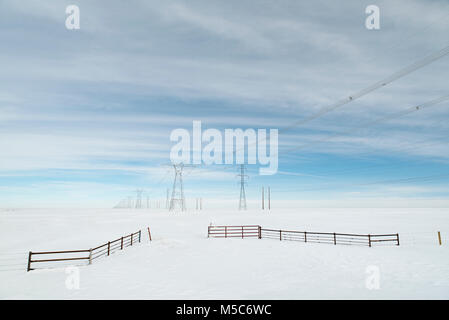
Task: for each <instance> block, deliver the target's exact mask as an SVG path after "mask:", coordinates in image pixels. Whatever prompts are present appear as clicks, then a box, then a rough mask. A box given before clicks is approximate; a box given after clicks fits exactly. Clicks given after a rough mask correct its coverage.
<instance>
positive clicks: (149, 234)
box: [148, 227, 209, 241]
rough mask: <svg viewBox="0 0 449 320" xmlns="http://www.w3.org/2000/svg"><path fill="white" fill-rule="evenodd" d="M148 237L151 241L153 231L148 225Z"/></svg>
mask: <svg viewBox="0 0 449 320" xmlns="http://www.w3.org/2000/svg"><path fill="white" fill-rule="evenodd" d="M208 233H209V231H208ZM148 237H149V238H150V241H151V232H150V227H148ZM207 237H209V234H208V235H207Z"/></svg>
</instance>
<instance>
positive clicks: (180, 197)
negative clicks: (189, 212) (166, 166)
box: [170, 163, 186, 211]
mask: <svg viewBox="0 0 449 320" xmlns="http://www.w3.org/2000/svg"><path fill="white" fill-rule="evenodd" d="M173 168H174V169H175V179H174V181H173V190H172V193H171V199H170V211H173V210H175V208H177V207H178V208H179V209H181V211H185V210H186V200H185V198H184V186H183V183H182V169H183V168H184V164H182V163H180V164H173Z"/></svg>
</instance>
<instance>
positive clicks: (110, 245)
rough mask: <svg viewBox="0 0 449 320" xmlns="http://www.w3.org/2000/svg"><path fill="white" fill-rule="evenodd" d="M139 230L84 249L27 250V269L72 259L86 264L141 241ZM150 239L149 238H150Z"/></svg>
mask: <svg viewBox="0 0 449 320" xmlns="http://www.w3.org/2000/svg"><path fill="white" fill-rule="evenodd" d="M141 236H142V232H141V230H139V231H137V232H134V233H131V234H129V235H127V236H124V237H121V238H118V239H115V240H112V241H108V242H107V243H104V244H102V245H100V246H98V247H95V248H90V249H85V250H66V251H41V252H31V251H30V252H29V254H28V267H27V271H31V270H35V269H36V268H32V265H33V264H35V263H44V262H46V263H53V262H60V261H74V260H87V262H88V264H91V263H92V261H93V260H95V259H97V258H100V257H103V256H109V255H111V254H112V253H114V252H115V251H118V250H123V249H124V248H126V247H129V246H132V245H133V243H134V244H135V243H136V242H140V241H141ZM150 240H151V239H150ZM41 255H44V256H49V257H50V258H43V259H38V260H36V259H33V256H41Z"/></svg>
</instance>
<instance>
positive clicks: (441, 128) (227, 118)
mask: <svg viewBox="0 0 449 320" xmlns="http://www.w3.org/2000/svg"><path fill="white" fill-rule="evenodd" d="M72 4H75V5H78V6H79V9H80V29H79V30H68V29H66V27H65V20H66V17H67V15H66V13H65V9H66V7H67V6H68V5H72ZM371 4H375V5H377V6H378V7H379V8H380V29H379V30H368V29H367V28H366V27H365V19H366V17H367V14H366V13H365V8H366V7H367V6H368V5H371ZM448 31H449V2H448V1H446V0H441V1H437V0H430V1H429V0H419V1H418V0H407V1H405V0H398V1H377V0H375V1H372V0H370V1H360V0H354V1H330V0H327V1H323V0H318V1H287V0H281V1H264V0H260V1H249V0H246V1H245V0H243V1H242V0H239V1H233V0H230V1H195V0H190V1H143V0H133V1H126V2H125V1H112V0H111V1H98V0H95V1H92V0H91V1H74V0H72V1H65V0H64V1H62V0H61V1H57V2H56V1H49V0H45V1H44V0H40V1H37V0H35V1H33V0H26V1H14V0H1V1H0V82H1V86H0V150H1V157H0V207H5V208H14V207H106V208H107V207H113V206H114V205H116V204H117V203H118V202H119V201H120V200H122V199H123V198H126V197H128V196H133V195H135V193H134V190H136V189H144V190H145V193H144V194H145V196H148V197H150V200H151V201H162V202H164V201H165V194H166V190H167V188H171V184H172V183H173V169H172V168H171V167H170V158H169V154H170V149H171V147H172V146H173V145H174V142H172V141H170V133H171V132H172V131H173V130H174V129H177V128H184V129H187V130H189V131H191V130H192V121H194V120H199V121H201V122H202V125H203V128H204V129H207V128H216V129H218V130H224V129H226V128H231V129H233V128H242V129H248V128H254V129H279V130H280V135H279V168H278V172H277V174H275V175H271V176H261V175H259V174H258V171H259V166H258V165H248V166H247V171H248V172H247V174H248V176H249V179H248V182H247V186H246V188H247V197H248V202H249V206H250V207H254V208H257V207H258V206H259V198H260V193H261V188H262V186H265V188H267V187H268V186H270V188H271V190H272V191H271V192H272V199H273V200H272V203H273V206H276V207H290V208H292V207H293V208H294V207H307V206H323V207H333V206H335V207H342V206H343V207H345V206H348V207H358V206H360V207H370V206H385V207H391V206H393V207H394V206H398V207H406V206H412V207H448V206H449V188H448V181H449V168H448V161H449V148H448V139H449V121H447V119H448V116H449V102H448V101H447V100H446V101H444V102H441V103H439V104H436V105H433V106H431V107H429V108H423V109H421V110H419V111H417V112H411V113H409V114H404V115H402V114H401V112H402V111H404V110H407V109H409V108H412V107H415V106H417V105H421V104H423V103H426V102H429V101H432V100H434V99H438V98H440V97H443V96H446V95H448V94H449V81H448V79H449V55H446V56H444V57H442V58H440V59H438V60H436V61H434V62H432V63H430V64H428V65H426V66H425V67H423V68H420V69H419V70H416V71H414V72H412V73H410V74H408V75H406V76H404V77H403V78H401V79H398V80H397V81H394V82H393V83H391V84H388V85H386V86H385V87H382V88H380V89H378V90H375V91H373V92H371V93H369V94H367V95H365V96H363V97H361V98H360V99H357V100H355V101H353V102H351V103H348V104H346V105H344V106H342V107H340V108H338V109H336V110H333V111H331V112H328V113H326V114H323V115H322V116H320V117H318V118H316V119H314V120H312V121H307V122H305V123H302V124H300V125H298V126H295V127H293V128H291V129H290V130H286V131H283V130H282V129H283V128H286V127H289V126H290V125H291V124H293V123H298V122H299V123H300V122H301V121H302V120H304V119H308V118H309V117H311V116H313V115H314V114H316V113H317V112H320V110H322V109H323V108H326V107H328V106H330V105H333V104H335V103H336V102H338V101H340V100H341V99H344V98H345V97H348V96H350V95H351V94H353V93H355V92H358V91H360V90H362V89H364V88H366V87H368V86H370V85H372V84H373V83H376V82H377V81H380V80H382V79H384V78H386V77H388V76H390V75H391V74H393V73H394V72H396V71H398V70H401V69H403V68H404V67H407V66H409V65H411V64H413V63H414V62H416V61H419V60H421V59H423V58H425V57H426V56H428V55H430V54H432V53H435V52H437V51H439V50H441V49H443V48H445V47H447V46H448V45H449V32H448ZM397 114H400V116H395V115H397ZM390 116H391V117H390ZM377 119H383V120H382V121H379V122H377V123H376V122H375V121H376V120H377ZM373 122H374V123H373ZM237 174H238V166H225V165H210V166H206V165H200V166H197V167H195V168H186V169H185V173H184V184H185V193H186V197H187V201H188V206H190V207H192V206H193V201H194V199H195V198H198V197H202V198H203V199H204V206H205V207H213V206H220V207H222V206H229V207H230V208H235V207H237V205H238V197H239V191H240V187H239V180H238V177H237V176H236V175H237Z"/></svg>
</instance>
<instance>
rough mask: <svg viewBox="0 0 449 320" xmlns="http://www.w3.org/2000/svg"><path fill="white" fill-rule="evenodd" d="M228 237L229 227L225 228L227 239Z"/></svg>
mask: <svg viewBox="0 0 449 320" xmlns="http://www.w3.org/2000/svg"><path fill="white" fill-rule="evenodd" d="M227 237H228V227H226V226H225V238H227Z"/></svg>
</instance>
